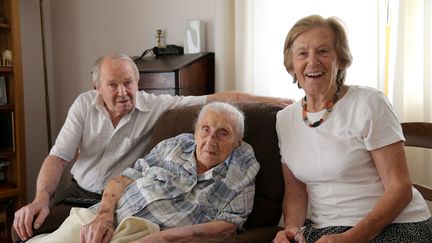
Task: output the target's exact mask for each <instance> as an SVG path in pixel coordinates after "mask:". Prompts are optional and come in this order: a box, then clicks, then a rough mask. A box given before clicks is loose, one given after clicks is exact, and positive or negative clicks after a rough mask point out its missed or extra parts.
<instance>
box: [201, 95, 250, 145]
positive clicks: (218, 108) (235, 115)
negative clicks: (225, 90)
mask: <svg viewBox="0 0 432 243" xmlns="http://www.w3.org/2000/svg"><path fill="white" fill-rule="evenodd" d="M207 111H215V112H217V113H222V114H224V115H227V116H229V117H230V118H231V120H232V121H234V122H235V123H236V124H234V128H235V130H236V132H237V135H238V136H239V138H240V139H243V133H244V119H245V117H244V114H243V112H241V111H240V110H239V109H238V108H237V107H235V106H234V105H231V104H229V103H224V102H211V103H208V104H206V105H204V106H203V107H202V109H201V111H200V112H199V114H198V118H197V120H196V121H195V128H196V125H197V123H198V121H199V120H200V119H201V117H202V116H204V115H205V113H206V112H207Z"/></svg>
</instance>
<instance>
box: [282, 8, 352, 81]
mask: <svg viewBox="0 0 432 243" xmlns="http://www.w3.org/2000/svg"><path fill="white" fill-rule="evenodd" d="M316 27H326V28H329V29H330V30H331V31H333V33H334V34H335V48H336V53H337V55H338V58H339V61H340V63H341V65H342V69H340V70H339V72H338V75H337V78H336V82H337V85H342V84H343V83H344V82H345V76H346V69H347V68H348V67H349V66H350V65H351V62H352V55H351V51H350V49H349V46H348V38H347V35H346V32H345V28H344V26H343V24H342V21H341V20H339V19H337V18H336V17H330V18H326V19H325V18H323V17H321V16H319V15H310V16H307V17H304V18H302V19H300V20H298V21H297V22H296V23H295V24H294V26H293V27H292V28H291V30H290V31H289V32H288V34H287V36H286V39H285V45H284V65H285V68H286V70H287V71H288V73H290V74H291V76H293V78H294V83H296V82H297V78H296V77H295V73H294V66H293V62H292V49H291V48H292V44H293V42H294V40H295V39H296V38H297V37H298V36H299V35H301V34H302V33H304V32H306V31H308V30H311V29H313V28H316Z"/></svg>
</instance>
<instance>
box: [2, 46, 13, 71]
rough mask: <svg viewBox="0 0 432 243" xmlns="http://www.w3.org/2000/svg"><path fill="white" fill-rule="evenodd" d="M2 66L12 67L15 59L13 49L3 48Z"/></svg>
mask: <svg viewBox="0 0 432 243" xmlns="http://www.w3.org/2000/svg"><path fill="white" fill-rule="evenodd" d="M2 66H3V67H12V66H13V59H12V51H11V50H8V49H6V50H3V51H2Z"/></svg>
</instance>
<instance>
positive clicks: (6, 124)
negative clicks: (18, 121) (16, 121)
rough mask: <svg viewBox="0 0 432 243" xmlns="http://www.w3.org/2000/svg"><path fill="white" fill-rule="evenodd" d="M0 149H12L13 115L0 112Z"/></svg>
mask: <svg viewBox="0 0 432 243" xmlns="http://www.w3.org/2000/svg"><path fill="white" fill-rule="evenodd" d="M0 131H1V136H0V149H2V148H3V149H11V150H13V149H14V129H13V113H10V112H0Z"/></svg>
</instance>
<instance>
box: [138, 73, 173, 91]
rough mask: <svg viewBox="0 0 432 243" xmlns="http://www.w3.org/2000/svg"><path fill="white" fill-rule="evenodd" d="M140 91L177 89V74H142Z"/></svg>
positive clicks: (139, 83)
mask: <svg viewBox="0 0 432 243" xmlns="http://www.w3.org/2000/svg"><path fill="white" fill-rule="evenodd" d="M138 88H139V89H175V88H176V84H175V73H174V72H165V73H140V80H139V82H138Z"/></svg>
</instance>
